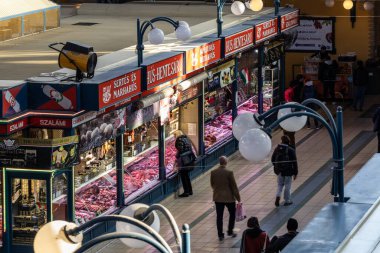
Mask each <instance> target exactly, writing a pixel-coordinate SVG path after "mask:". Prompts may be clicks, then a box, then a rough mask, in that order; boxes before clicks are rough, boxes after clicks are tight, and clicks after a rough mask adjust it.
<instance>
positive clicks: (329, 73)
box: [318, 57, 337, 101]
mask: <svg viewBox="0 0 380 253" xmlns="http://www.w3.org/2000/svg"><path fill="white" fill-rule="evenodd" d="M336 68H337V67H336V66H335V65H334V64H333V61H331V59H330V57H328V58H327V60H325V61H324V62H322V63H321V64H320V65H319V70H318V79H319V81H321V82H322V83H323V97H324V99H325V100H327V99H328V95H330V97H331V99H332V100H333V101H334V99H335V80H336V72H337V69H336Z"/></svg>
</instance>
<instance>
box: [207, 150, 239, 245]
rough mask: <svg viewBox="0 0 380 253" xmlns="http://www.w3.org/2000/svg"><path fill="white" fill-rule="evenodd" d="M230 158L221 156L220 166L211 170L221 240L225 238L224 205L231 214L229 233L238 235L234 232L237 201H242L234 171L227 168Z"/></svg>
mask: <svg viewBox="0 0 380 253" xmlns="http://www.w3.org/2000/svg"><path fill="white" fill-rule="evenodd" d="M227 163H228V159H227V157H225V156H221V157H220V158H219V164H220V166H219V168H217V169H215V170H213V171H212V172H211V177H210V183H211V188H212V190H213V200H214V202H215V208H216V226H217V229H218V237H219V241H223V240H224V233H223V213H224V207H227V210H228V212H229V214H230V218H229V221H228V230H227V235H228V236H231V237H236V234H235V233H234V232H233V229H234V227H235V218H236V217H235V215H236V201H237V202H239V203H240V194H239V189H238V187H237V185H236V181H235V177H234V173H233V172H232V171H230V170H228V169H227Z"/></svg>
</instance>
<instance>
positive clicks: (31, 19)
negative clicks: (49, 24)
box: [24, 12, 44, 35]
mask: <svg viewBox="0 0 380 253" xmlns="http://www.w3.org/2000/svg"><path fill="white" fill-rule="evenodd" d="M43 30H44V14H43V12H38V13H34V14H30V15H26V16H24V35H27V34H32V33H37V32H42V31H43Z"/></svg>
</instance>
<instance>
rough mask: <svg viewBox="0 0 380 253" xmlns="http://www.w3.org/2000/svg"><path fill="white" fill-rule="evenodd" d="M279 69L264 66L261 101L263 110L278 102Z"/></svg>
mask: <svg viewBox="0 0 380 253" xmlns="http://www.w3.org/2000/svg"><path fill="white" fill-rule="evenodd" d="M280 99H281V97H280V71H279V68H278V67H275V68H271V67H265V68H264V85H263V102H264V107H263V109H264V111H267V110H269V109H270V108H271V107H273V106H276V105H279V104H280V102H281V101H280Z"/></svg>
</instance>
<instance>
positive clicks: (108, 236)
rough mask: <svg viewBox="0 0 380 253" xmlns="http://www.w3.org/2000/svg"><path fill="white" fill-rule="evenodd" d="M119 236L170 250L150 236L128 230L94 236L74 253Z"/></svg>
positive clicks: (162, 252)
mask: <svg viewBox="0 0 380 253" xmlns="http://www.w3.org/2000/svg"><path fill="white" fill-rule="evenodd" d="M120 238H131V239H135V240H139V241H143V242H146V243H148V244H150V245H151V246H153V247H155V248H156V249H157V250H158V251H159V252H161V253H169V252H171V251H168V250H167V249H166V248H165V247H164V246H163V245H162V244H160V243H159V242H157V241H155V240H152V238H150V237H148V236H146V235H143V234H139V233H133V232H128V233H118V232H114V233H108V234H105V235H101V236H98V237H96V238H95V239H93V240H91V241H89V242H88V243H86V244H84V245H82V246H81V247H80V248H79V249H77V250H76V251H75V252H74V253H84V252H85V251H86V250H88V249H90V248H91V247H93V246H95V245H96V244H98V243H102V242H105V241H109V240H113V239H120Z"/></svg>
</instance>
